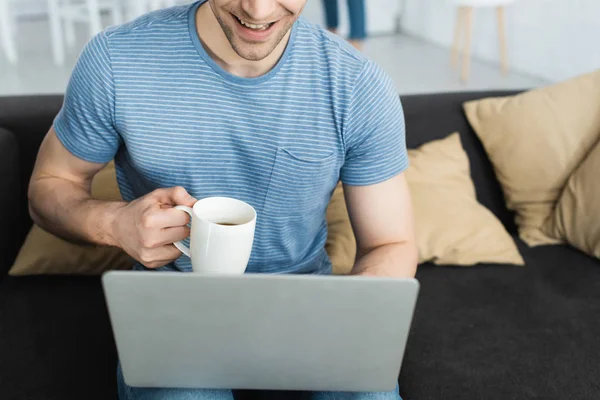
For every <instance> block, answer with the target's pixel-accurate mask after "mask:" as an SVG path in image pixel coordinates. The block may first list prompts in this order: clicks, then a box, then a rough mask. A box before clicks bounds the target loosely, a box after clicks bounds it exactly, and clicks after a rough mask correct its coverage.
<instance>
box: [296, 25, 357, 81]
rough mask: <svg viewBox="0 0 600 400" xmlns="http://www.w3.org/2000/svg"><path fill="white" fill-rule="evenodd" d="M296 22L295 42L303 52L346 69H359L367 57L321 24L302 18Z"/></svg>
mask: <svg viewBox="0 0 600 400" xmlns="http://www.w3.org/2000/svg"><path fill="white" fill-rule="evenodd" d="M297 23H298V33H297V38H296V40H297V42H298V44H299V47H301V48H302V50H303V54H311V55H312V56H314V57H317V58H320V59H321V60H323V61H326V62H327V63H329V64H334V65H335V66H336V67H337V68H340V69H346V70H353V71H356V70H361V69H362V68H363V67H364V66H365V64H366V63H367V62H368V58H367V57H366V56H365V55H364V54H363V53H361V52H360V51H358V50H356V49H355V48H354V47H352V45H350V44H349V43H348V41H346V40H344V39H343V38H342V37H340V36H338V35H335V34H333V33H331V32H329V31H327V30H326V29H324V28H323V27H322V26H320V25H317V24H313V23H311V22H309V21H307V20H306V19H304V18H300V19H298V21H297Z"/></svg>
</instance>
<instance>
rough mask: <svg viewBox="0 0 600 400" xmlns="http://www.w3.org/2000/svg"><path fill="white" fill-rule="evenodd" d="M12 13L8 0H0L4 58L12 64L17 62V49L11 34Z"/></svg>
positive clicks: (0, 25)
mask: <svg viewBox="0 0 600 400" xmlns="http://www.w3.org/2000/svg"><path fill="white" fill-rule="evenodd" d="M12 23H13V14H12V13H11V12H10V5H9V4H8V0H0V37H1V38H2V47H3V48H4V52H5V53H6V58H8V61H9V62H10V63H12V64H15V63H16V62H17V49H16V47H17V46H16V45H15V39H14V35H13V25H12Z"/></svg>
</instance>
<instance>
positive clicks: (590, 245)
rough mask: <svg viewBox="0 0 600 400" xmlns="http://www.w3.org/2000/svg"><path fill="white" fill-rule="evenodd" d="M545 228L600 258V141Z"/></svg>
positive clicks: (569, 184) (580, 168) (577, 173)
mask: <svg viewBox="0 0 600 400" xmlns="http://www.w3.org/2000/svg"><path fill="white" fill-rule="evenodd" d="M544 231H545V232H547V233H548V234H549V235H551V236H553V237H556V238H559V239H563V240H566V241H567V242H568V243H570V244H571V245H572V246H574V247H576V248H578V249H579V250H581V251H583V252H585V253H587V254H589V255H591V256H594V257H597V258H600V142H598V144H596V146H595V147H594V148H593V149H592V151H591V153H590V154H589V155H588V156H587V157H586V159H585V160H584V161H583V163H582V164H581V165H580V166H579V167H578V168H577V169H576V170H575V172H574V173H573V175H571V177H570V178H569V181H568V182H567V185H566V186H565V189H564V191H563V192H562V194H561V196H560V198H559V200H558V204H557V205H556V209H555V210H554V213H553V214H552V218H551V219H549V220H548V222H547V223H546V225H545V226H544Z"/></svg>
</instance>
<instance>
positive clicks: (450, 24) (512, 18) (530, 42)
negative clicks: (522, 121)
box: [367, 0, 600, 81]
mask: <svg viewBox="0 0 600 400" xmlns="http://www.w3.org/2000/svg"><path fill="white" fill-rule="evenodd" d="M367 1H371V0H367ZM405 6H406V7H405V12H404V13H403V17H402V30H403V31H404V32H406V33H408V34H410V35H413V36H418V37H422V38H424V39H426V40H429V41H432V42H434V43H437V44H440V45H443V46H448V47H450V46H451V44H452V40H453V35H454V21H455V19H456V11H455V10H456V9H455V7H454V6H453V5H451V4H450V2H449V1H448V0H406V4H405ZM496 26H497V25H496V13H495V10H494V9H485V8H484V9H479V10H476V11H475V12H474V19H473V45H472V52H473V55H474V57H477V58H480V59H483V60H486V61H492V62H498V60H499V51H498V35H497V30H496ZM506 26H507V41H508V54H509V63H510V65H511V67H512V68H513V69H515V70H518V71H521V72H525V73H529V74H532V75H535V76H539V77H542V78H545V79H547V80H550V81H560V80H564V79H567V78H569V77H572V76H575V75H578V74H581V73H584V72H588V71H591V70H594V69H597V68H600V0H517V2H516V3H514V4H512V5H510V6H508V8H507V9H506Z"/></svg>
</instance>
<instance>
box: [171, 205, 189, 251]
mask: <svg viewBox="0 0 600 400" xmlns="http://www.w3.org/2000/svg"><path fill="white" fill-rule="evenodd" d="M174 208H175V209H176V210H181V211H184V212H186V213H188V214H189V215H190V222H191V221H192V218H193V211H192V209H191V208H190V207H186V206H175V207H174ZM173 244H174V245H175V247H177V249H178V250H179V251H181V252H182V253H183V254H185V255H186V256H188V257H190V258H191V257H192V252H191V250H190V248H189V247H187V246H186V245H185V244H183V243H182V242H181V241H177V242H175V243H173Z"/></svg>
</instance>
